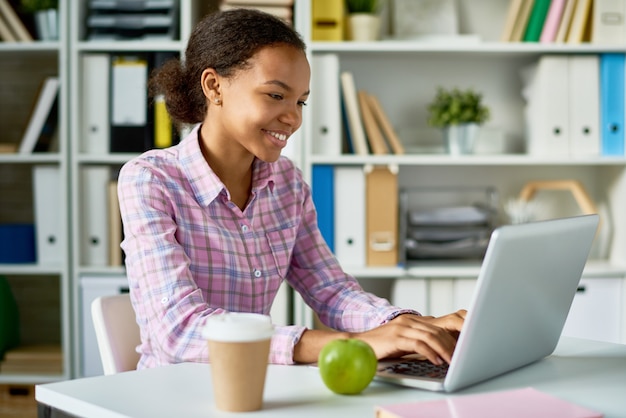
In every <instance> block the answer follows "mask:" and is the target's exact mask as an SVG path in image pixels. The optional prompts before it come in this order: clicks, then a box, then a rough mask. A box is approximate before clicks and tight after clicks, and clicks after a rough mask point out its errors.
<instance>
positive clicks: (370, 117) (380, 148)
mask: <svg viewBox="0 0 626 418" xmlns="http://www.w3.org/2000/svg"><path fill="white" fill-rule="evenodd" d="M357 96H358V99H359V108H360V109H361V118H362V120H363V126H364V127H365V132H366V137H367V141H368V143H369V147H370V149H371V150H372V154H374V155H384V154H389V149H388V148H387V144H386V143H385V138H383V134H382V132H381V131H380V128H379V127H378V123H376V119H374V114H373V113H372V110H371V107H370V104H369V96H368V94H367V92H366V91H364V90H359V91H358V92H357Z"/></svg>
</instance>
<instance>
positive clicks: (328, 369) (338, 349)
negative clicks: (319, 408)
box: [317, 338, 378, 395]
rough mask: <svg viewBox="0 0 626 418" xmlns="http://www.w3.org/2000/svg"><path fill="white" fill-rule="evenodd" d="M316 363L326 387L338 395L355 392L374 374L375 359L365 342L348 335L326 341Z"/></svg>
mask: <svg viewBox="0 0 626 418" xmlns="http://www.w3.org/2000/svg"><path fill="white" fill-rule="evenodd" d="M317 364H318V366H319V370H320V375H321V376H322V380H323V381H324V384H325V385H326V386H327V387H328V389H330V390H332V391H333V392H335V393H338V394H341V395H356V394H358V393H361V392H362V391H363V390H364V389H365V388H366V387H367V386H368V385H369V384H370V382H371V381H372V379H373V378H374V375H375V374H376V368H377V366H378V360H377V359H376V354H375V353H374V350H373V349H372V347H370V345H369V344H368V343H366V342H364V341H361V340H357V339H354V338H349V339H342V340H333V341H331V342H329V343H327V344H326V345H325V346H324V347H323V348H322V351H320V355H319V358H318V360H317Z"/></svg>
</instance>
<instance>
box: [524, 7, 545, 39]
mask: <svg viewBox="0 0 626 418" xmlns="http://www.w3.org/2000/svg"><path fill="white" fill-rule="evenodd" d="M550 2H551V0H535V1H534V4H533V7H532V9H531V12H530V16H529V17H528V24H527V25H526V30H525V31H524V38H523V41H524V42H538V41H539V38H540V37H541V31H542V29H543V25H544V23H545V21H546V16H547V15H548V10H549V9H550Z"/></svg>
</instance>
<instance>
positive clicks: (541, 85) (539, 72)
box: [521, 52, 626, 157]
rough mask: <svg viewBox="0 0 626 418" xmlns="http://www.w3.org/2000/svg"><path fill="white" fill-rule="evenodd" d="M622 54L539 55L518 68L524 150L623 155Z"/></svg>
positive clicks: (540, 153) (536, 153)
mask: <svg viewBox="0 0 626 418" xmlns="http://www.w3.org/2000/svg"><path fill="white" fill-rule="evenodd" d="M624 63H625V55H624V54H623V53H617V52H615V53H602V54H598V55H594V54H591V55H587V54H586V55H543V56H542V57H541V58H540V59H539V60H538V61H537V62H536V63H534V64H532V65H531V66H529V67H526V68H524V69H522V71H521V78H522V83H523V90H522V96H523V97H524V99H525V100H526V109H525V119H526V126H527V128H528V138H527V140H528V143H527V152H528V153H529V154H531V155H534V156H550V157H551V156H561V157H594V156H600V155H602V156H623V155H624V142H625V136H624V114H625V113H624V112H625V111H624V97H625V93H626V90H625V86H624V79H625V74H626V73H625V71H624V67H625V66H624Z"/></svg>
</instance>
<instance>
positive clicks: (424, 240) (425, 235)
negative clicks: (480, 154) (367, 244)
mask: <svg viewBox="0 0 626 418" xmlns="http://www.w3.org/2000/svg"><path fill="white" fill-rule="evenodd" d="M479 192H480V191H479ZM485 192H486V194H485V197H486V198H485V199H481V200H477V201H471V200H468V201H452V200H450V201H448V202H444V201H443V200H439V202H440V203H439V202H437V200H432V199H430V198H429V197H428V196H427V195H428V194H430V195H431V196H434V194H440V195H441V196H442V197H444V195H447V196H445V197H453V196H454V197H458V196H461V195H466V197H469V196H470V194H475V193H474V192H473V191H472V192H471V193H464V191H460V192H459V194H458V196H457V195H456V193H454V192H453V191H452V190H451V191H449V192H446V191H443V190H442V191H441V192H431V191H427V190H418V189H416V190H403V191H402V197H401V199H402V201H403V203H402V208H403V212H404V213H403V216H404V226H403V228H402V230H403V237H404V251H405V256H406V259H407V260H424V259H481V258H482V257H483V256H484V254H485V251H486V249H487V244H488V243H489V238H490V236H491V232H492V231H493V228H494V225H495V218H496V215H497V211H496V209H495V206H494V205H493V201H494V200H495V198H494V197H493V196H492V195H493V194H495V192H494V191H492V190H491V189H487V190H486V191H485ZM420 195H421V196H422V197H419V196H420ZM408 202H433V204H431V205H429V206H418V207H415V206H413V204H412V203H408Z"/></svg>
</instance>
